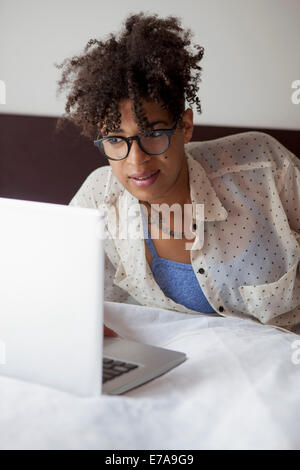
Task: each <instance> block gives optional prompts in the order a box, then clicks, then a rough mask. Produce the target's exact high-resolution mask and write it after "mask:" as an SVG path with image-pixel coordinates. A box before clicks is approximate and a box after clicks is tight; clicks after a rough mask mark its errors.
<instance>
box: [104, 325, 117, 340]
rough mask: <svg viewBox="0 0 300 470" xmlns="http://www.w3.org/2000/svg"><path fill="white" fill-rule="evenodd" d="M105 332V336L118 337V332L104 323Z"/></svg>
mask: <svg viewBox="0 0 300 470" xmlns="http://www.w3.org/2000/svg"><path fill="white" fill-rule="evenodd" d="M103 334H104V336H113V337H117V336H118V335H117V333H116V332H115V331H113V330H111V329H110V328H108V327H107V326H105V325H104V330H103Z"/></svg>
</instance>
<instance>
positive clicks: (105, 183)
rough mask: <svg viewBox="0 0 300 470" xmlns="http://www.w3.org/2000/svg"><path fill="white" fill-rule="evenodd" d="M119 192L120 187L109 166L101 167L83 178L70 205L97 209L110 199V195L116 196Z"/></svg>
mask: <svg viewBox="0 0 300 470" xmlns="http://www.w3.org/2000/svg"><path fill="white" fill-rule="evenodd" d="M121 190H122V186H121V185H120V183H119V182H118V180H117V178H116V177H115V176H114V174H113V172H112V169H111V166H110V165H105V166H101V167H99V168H96V169H95V170H93V171H92V172H91V173H90V174H89V175H88V176H87V177H86V178H85V180H84V181H83V183H82V185H81V186H80V188H79V189H78V190H77V192H76V194H75V195H74V197H73V198H72V200H71V201H70V205H71V206H81V207H92V208H98V207H99V206H100V205H101V204H103V203H105V201H106V200H109V199H110V196H111V194H114V195H115V196H116V195H117V194H118V193H119V192H120V191H121Z"/></svg>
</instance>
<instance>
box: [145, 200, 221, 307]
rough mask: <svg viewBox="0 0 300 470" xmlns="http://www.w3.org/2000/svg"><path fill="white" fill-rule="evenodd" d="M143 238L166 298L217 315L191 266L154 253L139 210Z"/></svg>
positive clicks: (146, 226) (153, 270)
mask: <svg viewBox="0 0 300 470" xmlns="http://www.w3.org/2000/svg"><path fill="white" fill-rule="evenodd" d="M141 214H142V220H143V227H144V237H145V239H146V243H147V245H148V248H149V250H150V253H151V256H152V263H151V267H150V269H151V271H152V274H153V276H154V279H155V280H156V282H157V284H158V285H159V287H160V288H161V290H162V291H163V292H164V294H165V295H166V296H167V297H170V298H171V299H172V300H174V301H175V302H177V303H179V304H181V305H185V306H186V307H188V308H190V309H192V310H195V311H196V312H200V313H217V312H216V311H215V310H214V309H213V308H212V306H211V305H210V304H209V302H208V301H207V299H206V297H205V295H204V294H203V291H202V289H201V287H200V285H199V282H198V280H197V277H196V275H195V273H194V269H193V266H192V265H191V264H186V263H180V262H179V261H172V260H169V259H166V258H161V257H160V256H158V254H157V253H156V250H155V248H154V244H153V241H152V240H151V237H150V233H149V230H148V225H147V223H146V221H145V217H144V214H143V210H142V209H141Z"/></svg>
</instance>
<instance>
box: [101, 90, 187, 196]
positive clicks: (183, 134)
mask: <svg viewBox="0 0 300 470" xmlns="http://www.w3.org/2000/svg"><path fill="white" fill-rule="evenodd" d="M143 107H144V109H145V113H146V116H147V119H148V121H149V122H150V123H153V122H155V124H154V125H153V130H155V129H171V128H172V127H173V126H174V124H175V122H174V121H173V120H172V117H171V116H170V114H169V112H168V111H167V110H165V109H163V108H161V106H160V105H159V104H157V103H154V102H148V101H143ZM120 113H121V126H120V129H122V131H114V132H110V133H109V134H108V136H116V135H119V136H123V137H131V136H135V135H138V134H139V132H138V127H137V123H136V122H135V121H134V115H133V111H132V108H131V101H130V100H128V99H127V100H122V101H121V102H120ZM182 121H183V128H179V127H177V128H176V130H175V132H174V134H173V135H172V137H171V143H170V146H169V148H168V150H167V151H166V152H165V153H163V154H161V155H154V156H151V155H148V154H146V153H145V152H144V151H143V150H142V149H141V148H140V147H139V145H138V143H137V141H133V142H132V145H131V149H130V152H129V154H128V156H127V158H125V159H123V160H120V161H113V160H108V161H109V164H110V166H111V167H112V171H113V173H114V175H115V176H116V177H117V179H118V180H119V181H120V183H121V184H122V185H123V186H124V187H125V188H126V189H127V191H129V192H130V193H131V194H132V195H133V196H135V197H136V198H137V199H139V200H140V201H147V202H153V203H158V204H161V203H163V202H170V203H173V202H172V201H174V202H175V201H176V200H177V199H176V197H178V196H179V197H180V194H181V195H182V196H183V195H184V194H185V192H186V190H188V192H189V187H187V188H184V187H183V185H184V184H185V185H186V175H187V167H186V156H185V153H184V144H185V143H187V142H189V141H190V139H191V137H192V132H193V111H192V109H187V110H186V111H185V112H184V114H183V118H182ZM154 171H158V176H157V177H156V179H155V178H154V179H155V181H154V182H153V183H152V184H150V185H147V186H141V185H139V184H137V183H136V182H135V180H134V179H133V177H132V175H133V174H136V173H138V174H140V173H143V172H154ZM182 196H181V197H182Z"/></svg>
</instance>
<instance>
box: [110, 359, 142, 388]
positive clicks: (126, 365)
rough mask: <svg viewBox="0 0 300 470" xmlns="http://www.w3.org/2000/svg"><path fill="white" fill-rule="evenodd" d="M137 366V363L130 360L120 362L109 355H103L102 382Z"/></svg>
mask: <svg viewBox="0 0 300 470" xmlns="http://www.w3.org/2000/svg"><path fill="white" fill-rule="evenodd" d="M137 367H138V366H137V364H131V363H130V362H122V361H117V360H116V359H111V358H109V357H104V358H103V370H102V383H105V382H107V381H108V380H111V379H114V378H115V377H119V376H120V375H122V374H126V372H130V371H131V370H133V369H136V368H137Z"/></svg>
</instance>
